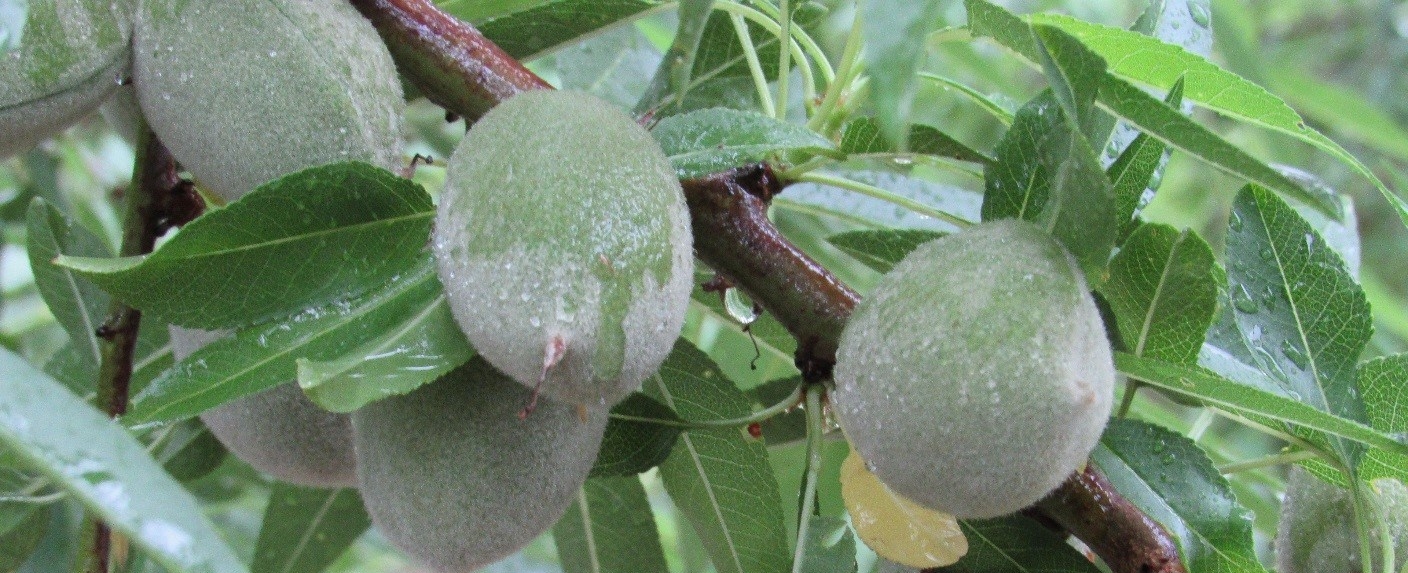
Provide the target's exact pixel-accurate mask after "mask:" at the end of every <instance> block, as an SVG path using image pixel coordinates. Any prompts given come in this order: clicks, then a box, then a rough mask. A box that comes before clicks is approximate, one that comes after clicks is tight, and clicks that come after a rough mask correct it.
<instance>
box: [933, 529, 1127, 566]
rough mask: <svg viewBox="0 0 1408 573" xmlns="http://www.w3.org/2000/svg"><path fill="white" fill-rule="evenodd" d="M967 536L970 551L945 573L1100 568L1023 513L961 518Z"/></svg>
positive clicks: (964, 533)
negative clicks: (988, 517) (997, 516)
mask: <svg viewBox="0 0 1408 573" xmlns="http://www.w3.org/2000/svg"><path fill="white" fill-rule="evenodd" d="M958 526H959V527H960V528H961V529H962V530H963V535H965V536H967V537H968V554H967V555H965V556H964V557H963V559H960V560H958V563H954V564H953V565H950V566H948V567H944V568H943V569H940V571H943V572H944V573H992V572H994V571H1031V572H1033V573H1036V572H1042V573H1045V572H1052V573H1055V572H1060V573H1096V572H1097V571H1100V569H1099V568H1098V567H1096V566H1095V564H1094V563H1091V562H1090V560H1089V559H1086V557H1085V556H1084V555H1081V553H1080V552H1079V551H1076V550H1075V548H1073V547H1071V546H1070V545H1068V544H1066V540H1065V539H1063V538H1062V537H1061V536H1059V535H1056V534H1055V533H1052V531H1051V530H1050V529H1047V528H1046V527H1044V526H1042V525H1041V524H1040V523H1037V522H1035V521H1032V520H1031V518H1028V517H1024V516H1021V515H1013V516H1009V517H1000V518H997V519H982V520H973V519H967V520H960V521H959V522H958Z"/></svg>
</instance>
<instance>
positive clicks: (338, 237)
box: [59, 163, 434, 329]
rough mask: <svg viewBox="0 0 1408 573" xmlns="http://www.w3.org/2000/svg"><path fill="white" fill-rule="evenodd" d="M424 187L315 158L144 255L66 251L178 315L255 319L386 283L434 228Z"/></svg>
mask: <svg viewBox="0 0 1408 573" xmlns="http://www.w3.org/2000/svg"><path fill="white" fill-rule="evenodd" d="M433 216H434V207H433V206H432V205H431V203H430V196H429V195H426V193H425V190H424V189H421V187H420V185H417V184H415V183H412V182H411V181H410V180H408V179H402V178H400V177H397V176H395V175H393V174H392V173H391V172H389V171H386V170H384V169H380V168H377V167H373V166H371V165H367V164H364V163H337V164H332V165H325V166H321V167H314V168H311V169H307V170H304V171H300V172H298V173H295V174H292V175H288V176H286V177H283V178H281V179H277V180H275V181H272V182H270V183H266V184H264V185H261V186H260V187H259V188H258V189H256V190H255V191H254V192H252V193H250V194H249V195H246V196H245V197H243V198H241V199H240V200H239V201H237V202H235V203H232V204H231V205H230V206H229V207H226V208H224V209H220V210H217V211H212V212H210V213H207V214H206V215H205V216H203V217H200V218H199V219H196V220H195V221H192V222H191V223H190V224H188V225H186V226H185V227H184V228H182V229H181V232H180V233H177V234H176V236H175V237H172V239H171V240H170V241H169V242H167V243H166V244H164V245H162V246H161V247H160V248H158V249H157V250H156V251H155V252H153V253H152V254H150V255H147V256H146V257H128V258H120V259H94V258H87V257H69V256H63V257H59V264H60V265H62V266H65V267H68V268H71V269H74V270H77V271H78V272H79V274H80V275H83V276H84V277H85V278H88V279H89V280H92V281H93V282H95V283H97V284H98V285H99V286H101V287H103V289H104V290H107V291H108V292H109V293H112V294H113V296H115V297H117V298H118V299H120V300H122V301H124V302H126V303H128V304H131V305H132V306H134V307H137V308H140V309H142V310H144V311H148V312H152V313H155V314H157V315H159V316H161V317H162V318H164V319H166V320H167V321H169V322H171V323H173V324H179V325H181V326H189V327H195V328H206V329H214V328H225V327H230V326H238V325H244V324H252V323H255V322H259V321H261V320H266V319H269V318H273V317H276V316H282V315H286V314H291V313H294V312H298V311H301V310H303V309H305V308H308V307H311V306H317V305H322V304H327V303H329V302H332V301H334V300H339V299H345V298H347V297H349V296H352V295H356V294H358V293H361V292H365V291H368V290H371V289H376V288H380V287H381V286H382V285H384V284H386V283H387V282H388V281H390V280H392V279H393V278H394V277H395V276H396V275H398V274H400V273H403V272H405V270H406V268H407V267H409V266H410V265H411V264H412V263H413V262H415V261H416V260H417V258H418V257H419V256H420V254H421V251H423V250H424V248H425V242H426V240H427V238H428V237H429V236H430V222H431V219H432V217H433Z"/></svg>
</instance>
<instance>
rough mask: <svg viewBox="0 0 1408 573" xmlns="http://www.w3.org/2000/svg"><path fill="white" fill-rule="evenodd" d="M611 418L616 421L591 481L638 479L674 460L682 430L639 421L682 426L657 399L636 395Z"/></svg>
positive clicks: (615, 409) (610, 424)
mask: <svg viewBox="0 0 1408 573" xmlns="http://www.w3.org/2000/svg"><path fill="white" fill-rule="evenodd" d="M611 414H612V416H613V417H612V418H611V420H610V421H608V422H607V424H606V434H605V436H603V437H602V440H601V451H600V452H598V453H597V456H596V463H595V464H593V465H592V471H591V473H590V474H589V476H590V477H616V476H634V475H636V474H639V473H643V472H646V471H649V470H650V469H651V468H653V467H655V466H658V465H660V462H663V461H665V458H667V457H669V456H670V452H671V451H672V450H673V449H674V446H675V442H676V440H677V439H678V438H679V435H680V431H681V429H680V427H679V426H677V425H669V424H657V423H651V422H643V421H640V420H639V419H650V420H664V421H667V422H681V421H682V420H680V418H679V416H676V415H675V412H674V411H673V410H671V409H669V408H668V407H666V406H665V405H664V404H661V403H660V402H657V401H655V399H654V398H651V397H649V396H646V395H645V394H642V393H640V392H636V393H634V394H631V395H630V396H627V397H626V399H625V400H622V401H621V403H620V404H617V405H615V406H613V407H612V408H611ZM615 416H624V417H629V418H632V419H623V418H617V417H615Z"/></svg>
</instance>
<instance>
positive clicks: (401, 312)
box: [123, 253, 443, 424]
mask: <svg viewBox="0 0 1408 573" xmlns="http://www.w3.org/2000/svg"><path fill="white" fill-rule="evenodd" d="M442 292H443V291H442V290H441V288H440V281H439V280H437V279H436V277H435V263H434V261H432V260H431V259H430V255H429V253H422V254H421V257H420V261H419V262H418V263H417V264H416V265H415V267H414V269H413V270H411V271H408V272H406V273H405V274H404V275H402V276H401V278H400V279H399V280H397V281H394V282H392V283H391V284H390V285H388V286H386V288H384V289H383V290H379V291H376V292H372V293H370V294H367V295H365V296H363V297H360V298H356V299H352V300H349V301H343V302H339V303H334V304H332V305H330V306H327V307H320V308H314V309H309V310H307V311H304V312H302V313H299V314H297V315H294V316H291V317H288V318H285V319H282V320H278V321H275V322H272V323H269V324H262V325H258V326H254V327H249V328H245V329H243V330H240V331H239V332H238V333H236V335H235V336H233V337H226V338H223V339H220V340H218V341H216V342H214V343H211V344H210V345H208V346H205V347H203V348H201V349H200V350H199V351H197V352H196V353H195V354H192V355H191V356H188V357H187V358H186V360H183V361H182V362H181V363H179V364H177V365H176V367H174V368H172V369H170V370H167V371H166V372H164V373H163V374H162V375H161V376H159V377H158V378H157V379H156V380H153V381H152V383H151V384H150V385H148V386H147V388H146V389H145V390H143V391H142V392H140V393H138V394H137V395H136V396H135V397H133V399H132V407H131V409H130V410H129V411H128V414H127V416H126V417H124V418H123V420H124V421H125V422H127V423H129V424H138V423H144V422H151V421H166V420H180V419H184V418H189V417H191V416H195V415H196V414H199V413H201V412H203V411H205V410H208V409H210V408H213V407H215V406H218V405H220V404H223V403H225V402H226V401H229V400H233V399H235V398H238V397H240V396H245V395H248V394H253V393H255V392H258V391H260V390H264V389H267V388H272V387H274V386H277V385H279V384H283V383H285V382H288V381H290V380H292V379H293V378H294V376H295V375H296V373H297V367H296V360H297V359H299V358H307V359H310V360H316V361H329V360H333V359H336V358H338V357H340V356H344V355H345V354H346V352H347V351H348V349H355V348H358V347H359V346H361V345H363V344H366V343H367V342H369V341H370V340H372V339H375V338H377V337H379V336H381V335H383V334H384V333H386V332H388V331H391V330H393V329H396V328H400V327H404V325H405V324H406V323H407V322H408V321H410V320H411V319H412V318H413V317H415V316H417V315H419V314H420V313H422V312H424V311H425V309H426V308H427V307H428V306H430V305H431V304H432V303H433V302H434V301H435V300H436V299H437V298H438V297H439V296H440V295H441V294H442Z"/></svg>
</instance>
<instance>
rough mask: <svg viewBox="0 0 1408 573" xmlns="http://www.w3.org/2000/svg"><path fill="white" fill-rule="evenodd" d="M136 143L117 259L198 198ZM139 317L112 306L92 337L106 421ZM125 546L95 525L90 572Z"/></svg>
mask: <svg viewBox="0 0 1408 573" xmlns="http://www.w3.org/2000/svg"><path fill="white" fill-rule="evenodd" d="M142 131H143V133H142V135H141V136H140V140H139V141H138V142H137V149H136V151H137V157H136V161H135V163H134V167H133V171H132V184H131V186H130V187H129V188H128V189H127V191H126V192H125V193H124V194H123V199H124V202H125V203H126V208H125V210H124V214H123V228H122V246H121V248H120V252H119V253H118V255H119V256H123V257H128V256H135V255H143V254H146V253H150V252H152V247H154V246H155V245H156V239H157V237H160V236H161V234H162V233H165V232H166V231H167V230H168V229H170V228H171V227H173V226H179V225H182V224H184V223H186V222H188V221H190V220H191V219H194V218H195V217H196V216H197V215H199V214H200V211H201V208H202V207H203V205H202V203H201V201H200V197H199V195H197V194H196V192H195V188H194V187H193V186H191V184H190V183H189V182H186V181H182V180H181V178H180V177H179V176H178V175H177V174H176V161H175V159H173V158H172V157H171V153H170V152H169V151H167V149H166V146H165V145H162V143H161V141H159V140H158V139H157V138H156V136H155V135H153V134H152V133H151V131H150V130H147V129H146V128H145V126H144V127H143V129H142ZM141 323H142V312H141V311H139V310H137V309H135V308H132V307H130V306H127V305H126V304H123V303H122V302H121V301H118V300H113V302H112V305H111V307H110V308H109V309H108V316H107V319H106V320H104V322H103V324H102V326H99V327H98V329H97V331H96V332H94V334H95V335H97V336H98V337H99V338H101V339H102V340H103V344H102V355H101V359H100V363H99V365H98V388H97V390H98V392H97V394H98V405H99V406H100V407H102V408H103V410H104V411H105V412H107V414H108V415H109V416H112V417H113V418H117V417H120V416H121V415H122V414H124V413H126V412H127V399H128V389H129V388H130V387H131V383H132V360H133V355H134V353H135V351H136V348H137V333H138V331H139V330H140V328H141ZM126 555H127V542H126V540H125V539H124V538H122V537H121V536H118V535H115V534H114V533H113V532H112V530H111V529H109V528H108V526H107V524H105V523H103V522H101V521H100V522H97V523H95V524H94V534H93V557H94V559H93V561H92V563H91V565H92V570H94V571H96V572H97V573H107V571H108V570H109V568H110V567H111V560H112V557H113V556H116V557H117V561H118V562H121V561H124V560H125V556H126Z"/></svg>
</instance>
